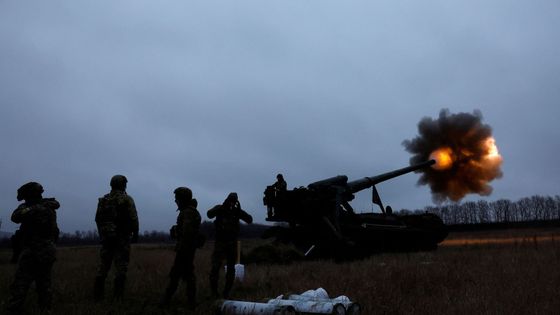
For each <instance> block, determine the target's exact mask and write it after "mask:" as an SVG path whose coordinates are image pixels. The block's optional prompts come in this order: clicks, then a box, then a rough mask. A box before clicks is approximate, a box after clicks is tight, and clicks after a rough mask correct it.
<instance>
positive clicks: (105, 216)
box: [94, 175, 138, 301]
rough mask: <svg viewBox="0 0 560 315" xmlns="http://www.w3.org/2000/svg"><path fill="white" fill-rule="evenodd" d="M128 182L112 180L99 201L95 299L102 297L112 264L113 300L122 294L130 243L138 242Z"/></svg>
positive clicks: (135, 214) (114, 177)
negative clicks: (114, 270) (98, 251)
mask: <svg viewBox="0 0 560 315" xmlns="http://www.w3.org/2000/svg"><path fill="white" fill-rule="evenodd" d="M127 182H128V181H127V179H126V177H125V176H123V175H115V176H113V177H112V178H111V182H110V185H111V192H110V193H108V194H106V195H105V196H103V197H101V198H99V201H98V204H97V212H96V214H95V223H96V224H97V230H98V232H99V237H100V239H101V245H102V246H101V251H100V263H99V266H98V269H97V276H96V278H95V284H94V299H95V300H96V301H100V300H102V299H103V296H104V291H105V290H104V288H105V278H107V274H108V272H109V269H110V268H111V264H112V263H113V261H114V263H115V269H116V272H115V279H114V286H113V297H114V298H115V299H120V298H122V297H123V294H124V286H125V282H126V273H127V269H128V263H129V258H130V243H131V242H136V241H137V240H138V214H137V212H136V206H135V204H134V199H132V197H131V196H129V195H128V194H127V193H126V184H127Z"/></svg>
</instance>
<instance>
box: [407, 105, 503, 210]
mask: <svg viewBox="0 0 560 315" xmlns="http://www.w3.org/2000/svg"><path fill="white" fill-rule="evenodd" d="M418 133H419V135H418V136H417V137H416V138H414V139H412V140H405V141H403V145H404V147H405V148H406V150H407V151H408V152H410V153H412V154H413V156H412V157H411V158H410V164H417V163H421V162H424V161H426V160H429V159H430V158H433V157H431V155H432V153H433V152H434V151H436V150H438V149H441V148H449V149H450V150H448V151H449V152H451V153H450V157H451V161H452V163H451V165H450V166H449V167H448V168H446V169H439V170H438V169H437V168H428V169H424V170H423V171H421V172H422V175H421V176H420V179H419V180H418V185H429V186H430V189H431V191H432V199H433V201H434V202H435V203H438V204H439V203H442V202H445V201H447V200H452V201H459V200H461V199H462V198H463V197H465V195H467V194H470V193H475V194H479V195H484V196H486V195H489V194H490V193H492V187H491V186H490V185H489V182H490V181H492V180H494V179H496V178H500V177H501V176H502V171H501V169H500V165H501V163H502V158H501V156H500V155H499V154H498V151H497V148H496V146H495V145H494V139H493V138H492V128H491V127H490V126H489V125H487V124H484V123H482V114H481V112H480V111H478V110H476V111H474V112H473V113H472V114H470V113H458V114H451V113H450V112H449V110H447V109H443V110H441V112H440V113H439V118H438V119H435V120H434V119H432V118H430V117H425V118H423V119H422V120H421V121H420V122H419V123H418Z"/></svg>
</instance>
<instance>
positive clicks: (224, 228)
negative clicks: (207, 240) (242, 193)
mask: <svg viewBox="0 0 560 315" xmlns="http://www.w3.org/2000/svg"><path fill="white" fill-rule="evenodd" d="M208 218H210V219H213V218H216V220H214V227H215V228H216V241H235V240H237V238H238V237H239V220H243V221H245V222H247V223H253V217H252V216H251V215H250V214H248V213H247V212H245V211H244V210H243V209H241V208H240V207H239V206H235V207H228V206H226V205H217V206H214V207H213V208H212V209H210V210H208Z"/></svg>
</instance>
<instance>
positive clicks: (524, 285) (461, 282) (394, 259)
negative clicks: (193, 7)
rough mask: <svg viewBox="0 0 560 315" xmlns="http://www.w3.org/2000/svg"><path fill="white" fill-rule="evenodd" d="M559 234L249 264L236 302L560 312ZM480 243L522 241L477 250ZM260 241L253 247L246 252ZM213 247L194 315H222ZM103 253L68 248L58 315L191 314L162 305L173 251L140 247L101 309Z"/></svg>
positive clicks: (3, 280)
mask: <svg viewBox="0 0 560 315" xmlns="http://www.w3.org/2000/svg"><path fill="white" fill-rule="evenodd" d="M559 235H560V230H530V231H528V230H524V231H523V232H519V231H507V232H500V233H493V232H485V233H481V234H477V233H472V232H470V233H456V234H452V235H450V237H449V238H448V242H447V243H446V245H444V246H441V247H440V248H439V249H438V250H437V251H433V252H421V253H391V254H382V255H376V256H372V257H370V258H368V259H365V260H360V261H354V262H345V263H334V262H331V261H310V262H299V263H294V264H291V265H287V266H281V265H270V266H257V265H248V266H246V278H245V281H244V282H243V283H237V284H236V286H235V287H234V289H233V292H232V298H233V299H239V300H250V301H261V300H264V299H266V298H273V297H276V296H278V295H280V294H284V293H288V292H292V293H300V292H303V291H306V290H309V289H316V288H318V287H323V288H324V289H326V290H327V292H329V294H330V295H331V296H338V295H347V296H349V297H350V298H351V299H352V300H354V301H356V302H358V303H360V304H361V305H362V308H363V312H362V314H558V313H559V311H560V298H559V296H558V295H559V293H560V290H559V288H560V268H559V267H558V265H559V263H560V237H559ZM476 239H479V240H480V239H514V241H511V242H472V240H476ZM468 240H470V241H468ZM255 242H256V241H247V242H244V244H243V247H244V250H247V249H248V248H249V247H251V246H255V245H256V244H255ZM211 249H212V244H211V243H208V244H206V245H205V247H204V248H203V249H202V250H201V251H199V252H198V254H197V257H196V265H195V266H196V271H197V273H198V278H197V285H198V302H199V307H198V308H197V310H196V311H195V312H194V314H212V313H213V301H211V300H210V299H207V298H206V297H207V296H209V293H210V292H209V289H208V272H209V269H210V253H211ZM97 255H98V248H97V247H81V248H78V247H76V248H60V249H59V251H58V261H57V262H56V264H55V267H54V293H55V301H54V310H53V311H54V313H55V314H164V313H169V314H178V313H185V312H186V309H185V308H184V303H185V300H186V298H185V292H184V290H183V289H182V288H180V289H179V291H178V292H177V294H176V296H175V299H174V301H173V303H172V305H171V308H170V309H169V310H168V311H167V312H163V311H162V310H160V309H158V307H157V302H158V300H159V298H160V296H161V294H162V293H163V290H164V287H165V286H166V283H167V273H168V272H169V268H170V266H171V263H172V259H173V257H174V252H173V251H172V250H171V248H170V247H161V246H147V245H135V246H134V247H133V251H132V256H131V264H130V269H129V281H128V286H127V292H126V293H127V294H126V298H125V299H124V300H123V301H122V302H121V303H118V304H111V303H109V302H106V303H101V304H94V303H92V299H91V295H92V283H93V277H94V275H95V270H96V264H97ZM9 256H10V253H9V252H8V251H0V303H1V304H2V305H1V310H0V312H4V307H5V305H4V304H5V303H6V300H7V298H8V296H9V284H10V282H11V281H12V277H13V273H14V270H15V266H14V265H11V264H9V263H8V259H9ZM222 281H223V274H222ZM107 284H108V286H109V288H108V289H109V292H110V289H111V287H110V286H111V283H110V282H108V283H107ZM35 299H36V296H35V293H34V291H31V292H30V295H29V296H28V300H27V303H26V304H27V310H29V311H30V313H36V312H37V309H36V306H35V304H36V303H35Z"/></svg>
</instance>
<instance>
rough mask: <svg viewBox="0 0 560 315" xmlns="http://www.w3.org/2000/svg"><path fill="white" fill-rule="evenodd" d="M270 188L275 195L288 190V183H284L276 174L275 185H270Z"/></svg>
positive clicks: (279, 175) (281, 176) (281, 177)
mask: <svg viewBox="0 0 560 315" xmlns="http://www.w3.org/2000/svg"><path fill="white" fill-rule="evenodd" d="M272 187H274V190H276V192H277V193H278V192H284V191H286V190H287V189H288V183H286V181H285V180H284V176H283V175H282V174H278V175H276V183H274V184H272Z"/></svg>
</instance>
